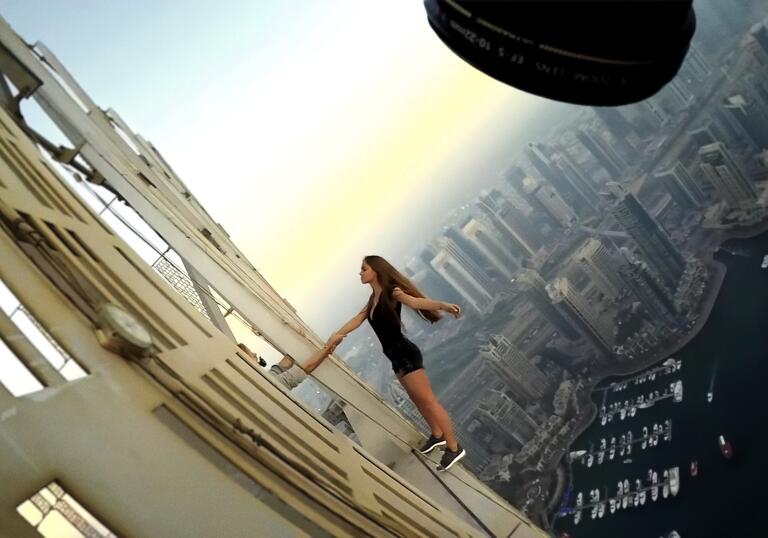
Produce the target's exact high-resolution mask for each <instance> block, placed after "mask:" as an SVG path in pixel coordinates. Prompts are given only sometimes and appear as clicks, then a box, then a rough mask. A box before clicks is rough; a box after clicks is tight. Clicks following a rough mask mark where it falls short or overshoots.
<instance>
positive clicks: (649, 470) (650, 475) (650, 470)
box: [646, 469, 653, 482]
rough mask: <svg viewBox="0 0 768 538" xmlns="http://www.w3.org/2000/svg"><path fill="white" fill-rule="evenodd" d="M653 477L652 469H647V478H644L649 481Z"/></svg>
mask: <svg viewBox="0 0 768 538" xmlns="http://www.w3.org/2000/svg"><path fill="white" fill-rule="evenodd" d="M652 479H653V469H648V478H646V480H647V481H648V482H650V481H651V480H652Z"/></svg>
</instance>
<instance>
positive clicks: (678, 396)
mask: <svg viewBox="0 0 768 538" xmlns="http://www.w3.org/2000/svg"><path fill="white" fill-rule="evenodd" d="M674 395H675V396H674V400H675V402H682V401H683V382H682V381H678V382H677V383H675V389H674Z"/></svg>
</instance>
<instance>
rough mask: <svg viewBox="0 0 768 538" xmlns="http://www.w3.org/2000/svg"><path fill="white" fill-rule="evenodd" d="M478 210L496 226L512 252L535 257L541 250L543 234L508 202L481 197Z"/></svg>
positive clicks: (520, 255)
mask: <svg viewBox="0 0 768 538" xmlns="http://www.w3.org/2000/svg"><path fill="white" fill-rule="evenodd" d="M477 205H478V208H479V209H480V211H482V212H483V214H485V215H486V216H487V217H488V218H489V219H490V220H491V221H492V222H493V223H494V225H495V226H496V229H497V230H498V231H499V232H500V234H501V236H502V237H503V238H504V240H505V242H506V243H507V245H508V248H509V249H510V250H511V252H513V253H515V254H518V256H519V257H522V256H533V255H535V254H536V252H537V251H538V250H539V249H540V248H541V245H542V243H543V238H542V237H541V233H540V232H539V231H538V230H536V228H535V227H534V226H533V224H532V223H531V221H530V219H529V218H528V216H526V215H525V214H524V213H522V212H521V210H520V209H519V208H517V207H515V206H513V205H512V204H511V203H509V202H508V201H507V200H494V199H489V197H488V196H486V197H481V198H480V199H479V201H478V204H477Z"/></svg>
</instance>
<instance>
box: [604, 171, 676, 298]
mask: <svg viewBox="0 0 768 538" xmlns="http://www.w3.org/2000/svg"><path fill="white" fill-rule="evenodd" d="M606 189H607V191H608V193H607V196H608V197H609V198H610V199H612V201H613V203H612V205H611V206H610V212H611V215H612V216H613V218H614V219H616V221H617V222H618V223H619V224H621V226H622V227H623V228H624V229H625V230H626V231H627V233H629V235H630V236H631V237H632V239H634V240H635V243H637V245H638V246H639V247H640V251H641V252H642V253H643V256H644V257H645V259H646V261H647V262H648V264H649V265H650V266H651V267H653V268H654V269H655V270H656V272H658V273H659V274H660V275H661V277H662V278H663V279H664V282H665V284H666V286H667V287H669V288H670V289H675V288H676V287H677V284H678V282H679V281H680V277H681V276H682V275H683V271H684V270H685V258H683V255H682V254H681V253H680V251H679V250H678V249H677V247H675V246H674V245H673V244H672V241H671V240H670V238H669V236H668V235H667V233H666V231H665V230H664V228H663V227H662V226H661V224H659V223H658V222H656V220H655V219H654V218H653V217H652V216H651V215H650V214H649V213H648V211H646V209H645V208H644V207H643V206H642V204H640V202H639V200H638V199H637V198H636V197H635V195H634V194H632V193H631V192H628V191H627V190H626V189H625V188H624V187H623V186H622V185H620V184H619V183H615V182H610V183H608V184H606Z"/></svg>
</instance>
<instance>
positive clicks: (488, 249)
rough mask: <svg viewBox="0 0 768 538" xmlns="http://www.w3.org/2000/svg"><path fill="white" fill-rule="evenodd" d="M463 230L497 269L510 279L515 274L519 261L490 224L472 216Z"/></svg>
mask: <svg viewBox="0 0 768 538" xmlns="http://www.w3.org/2000/svg"><path fill="white" fill-rule="evenodd" d="M461 232H462V233H463V234H464V235H465V236H466V237H467V238H468V239H469V241H470V242H472V244H474V245H475V247H476V248H477V249H478V250H479V251H480V252H482V253H483V255H485V257H486V258H487V259H488V260H489V261H490V262H491V263H492V265H493V267H494V268H495V269H496V270H497V271H499V272H500V273H501V274H502V275H504V276H505V277H506V278H508V279H511V278H512V277H513V276H514V274H515V271H516V270H517V268H518V262H517V260H516V259H515V257H514V256H513V255H512V254H511V253H510V251H509V250H508V249H506V248H505V247H504V244H503V243H502V242H501V241H500V240H499V239H498V238H497V237H496V236H495V234H493V232H492V231H491V229H490V227H489V226H487V225H486V224H484V223H483V222H481V221H480V220H478V219H475V218H471V219H469V220H468V221H467V222H466V223H465V224H464V226H463V227H462V228H461Z"/></svg>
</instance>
